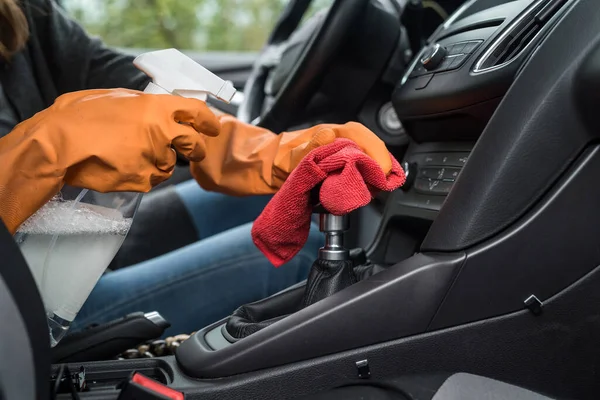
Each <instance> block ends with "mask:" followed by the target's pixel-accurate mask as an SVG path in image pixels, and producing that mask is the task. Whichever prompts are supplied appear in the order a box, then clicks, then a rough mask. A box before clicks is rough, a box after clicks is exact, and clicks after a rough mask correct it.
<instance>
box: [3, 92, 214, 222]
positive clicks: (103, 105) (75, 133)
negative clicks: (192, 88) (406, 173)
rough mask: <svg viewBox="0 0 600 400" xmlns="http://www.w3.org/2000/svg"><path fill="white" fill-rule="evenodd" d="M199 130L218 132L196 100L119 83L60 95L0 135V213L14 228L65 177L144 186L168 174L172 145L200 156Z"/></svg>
mask: <svg viewBox="0 0 600 400" xmlns="http://www.w3.org/2000/svg"><path fill="white" fill-rule="evenodd" d="M178 122H181V123H178ZM199 132H200V133H202V134H204V135H209V136H215V135H217V134H218V133H219V121H218V119H217V118H216V117H215V115H214V114H213V113H212V112H211V111H210V110H209V109H208V107H207V106H206V104H205V103H204V102H202V101H199V100H194V99H187V98H183V97H177V96H171V95H153V94H145V93H142V92H138V91H133V90H126V89H113V90H110V89H108V90H88V91H81V92H74V93H68V94H65V95H62V96H60V97H59V98H58V99H57V100H56V102H55V103H54V104H53V105H52V106H51V107H49V108H48V109H46V110H44V111H41V112H39V113H37V114H36V115H34V116H33V117H32V118H30V119H28V120H26V121H24V122H22V123H20V124H19V125H17V126H16V127H15V129H14V130H13V131H12V132H11V133H9V134H8V135H7V136H5V137H4V138H2V139H0V164H1V165H2V166H3V168H2V170H1V172H0V218H1V219H2V221H4V224H5V225H6V226H7V228H8V229H9V231H10V232H11V233H14V232H15V231H16V230H17V228H18V227H19V226H20V225H21V223H23V222H24V221H25V220H26V219H27V218H29V217H30V216H31V215H32V214H33V213H35V212H36V211H37V210H38V209H39V208H40V207H41V206H43V205H44V204H45V203H46V202H47V201H49V200H50V199H51V198H52V197H53V196H54V195H55V194H57V193H58V192H59V191H60V189H61V188H62V186H63V185H64V184H68V185H71V186H75V187H80V188H87V189H91V190H96V191H99V192H112V191H134V192H147V191H149V190H150V189H151V188H152V187H153V186H154V185H157V184H158V183H160V182H162V181H164V180H165V179H167V178H169V177H170V176H171V174H172V172H173V169H174V167H175V161H176V155H175V152H174V151H173V149H172V147H171V146H173V147H174V148H175V149H176V150H177V151H178V152H179V153H181V154H182V155H184V156H185V157H187V158H188V159H189V160H191V161H200V160H202V159H203V158H204V156H205V154H206V148H205V145H204V136H203V135H201V134H198V133H199Z"/></svg>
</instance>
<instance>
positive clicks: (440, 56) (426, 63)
mask: <svg viewBox="0 0 600 400" xmlns="http://www.w3.org/2000/svg"><path fill="white" fill-rule="evenodd" d="M447 53H448V51H447V50H446V48H444V47H442V45H440V44H439V43H438V44H435V45H433V46H432V47H430V48H428V49H427V50H426V51H425V53H424V54H423V56H422V57H421V65H422V66H423V68H425V69H426V70H427V71H432V70H434V69H436V68H437V67H438V66H439V65H440V64H441V63H442V61H444V58H445V57H446V54H447Z"/></svg>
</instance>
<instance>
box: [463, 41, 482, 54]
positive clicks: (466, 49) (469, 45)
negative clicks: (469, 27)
mask: <svg viewBox="0 0 600 400" xmlns="http://www.w3.org/2000/svg"><path fill="white" fill-rule="evenodd" d="M481 42H483V41H482V40H474V41H472V42H467V44H466V45H465V47H464V49H463V52H464V53H467V54H471V53H472V52H474V51H475V50H477V48H478V47H479V45H480V44H481Z"/></svg>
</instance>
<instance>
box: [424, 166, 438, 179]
mask: <svg viewBox="0 0 600 400" xmlns="http://www.w3.org/2000/svg"><path fill="white" fill-rule="evenodd" d="M443 175H444V168H422V169H421V170H420V171H419V178H424V179H442V176H443Z"/></svg>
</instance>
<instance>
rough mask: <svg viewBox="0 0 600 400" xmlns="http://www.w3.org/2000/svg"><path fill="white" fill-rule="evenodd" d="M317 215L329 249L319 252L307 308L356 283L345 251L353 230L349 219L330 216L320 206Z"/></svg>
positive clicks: (308, 285) (306, 298)
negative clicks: (347, 236)
mask: <svg viewBox="0 0 600 400" xmlns="http://www.w3.org/2000/svg"><path fill="white" fill-rule="evenodd" d="M315 211H316V212H319V229H320V231H321V232H323V233H325V246H324V247H322V248H321V249H320V250H319V257H318V258H317V260H316V261H315V262H314V263H313V265H312V267H311V269H310V273H309V275H308V280H307V282H306V291H305V292H304V298H303V301H302V306H303V307H308V306H309V305H311V304H314V303H316V302H317V301H320V300H323V299H324V298H326V297H329V296H331V295H332V294H334V293H336V292H339V291H340V290H342V289H344V288H346V287H348V286H350V285H352V284H354V283H356V277H355V275H354V271H353V268H354V263H353V262H352V260H351V259H350V252H349V251H348V249H346V248H345V247H344V232H345V231H347V230H348V228H349V221H348V216H347V215H333V214H329V213H327V211H326V210H325V209H323V208H322V207H319V206H318V207H316V208H315Z"/></svg>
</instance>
